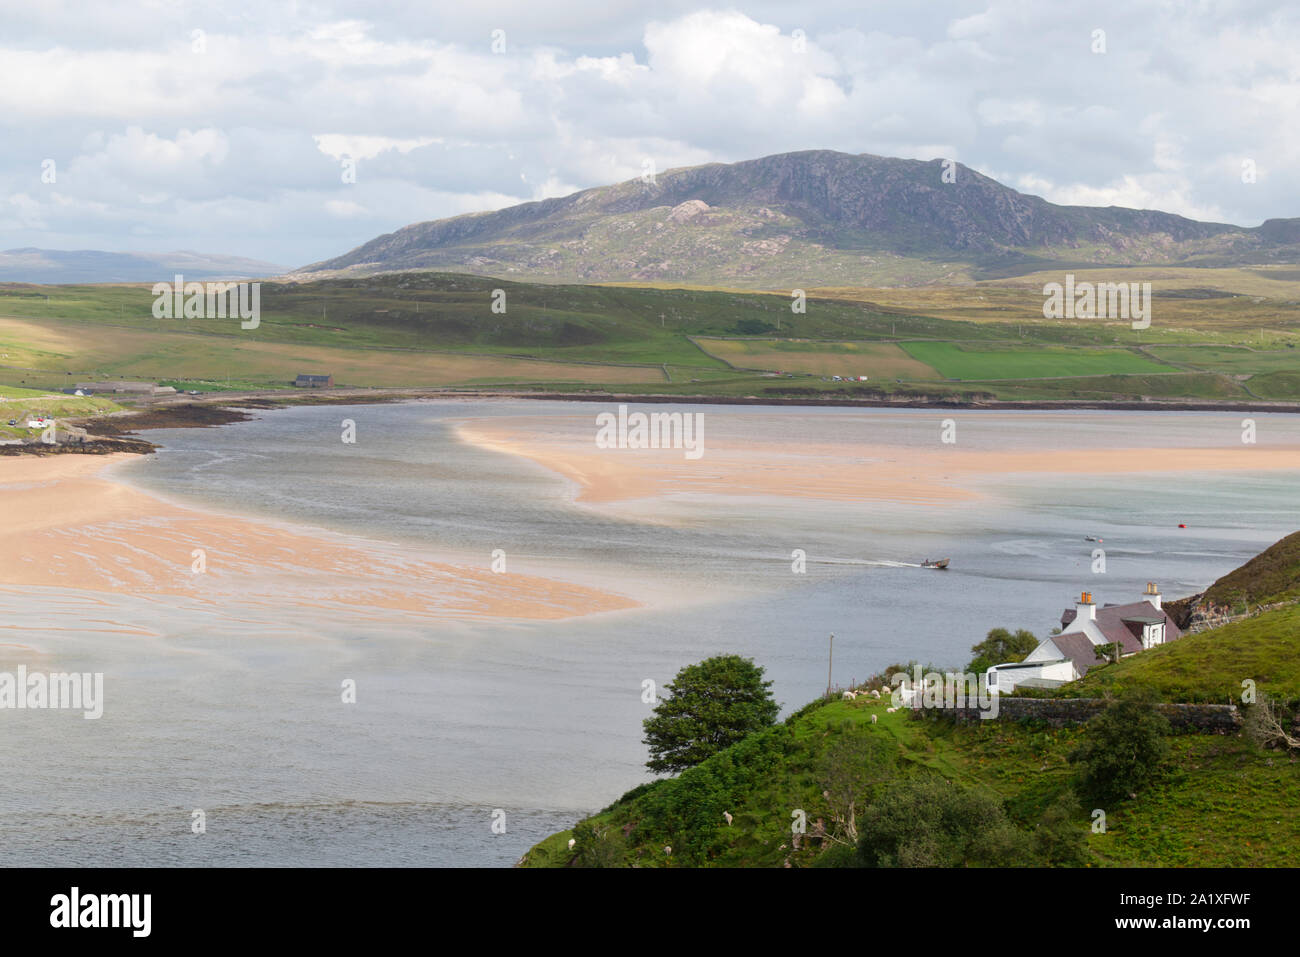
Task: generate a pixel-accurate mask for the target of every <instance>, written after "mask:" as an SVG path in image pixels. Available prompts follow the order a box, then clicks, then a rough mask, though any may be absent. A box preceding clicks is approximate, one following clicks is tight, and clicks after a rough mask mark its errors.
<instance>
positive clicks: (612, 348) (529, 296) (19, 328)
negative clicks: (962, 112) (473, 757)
mask: <svg viewBox="0 0 1300 957" xmlns="http://www.w3.org/2000/svg"><path fill="white" fill-rule="evenodd" d="M1175 272H1178V271H1175ZM1189 272H1191V273H1198V274H1197V275H1196V276H1195V277H1194V278H1195V279H1196V281H1197V284H1198V288H1199V286H1205V285H1208V284H1210V283H1214V282H1218V283H1220V284H1223V285H1227V286H1232V285H1234V284H1235V285H1237V286H1240V287H1243V288H1244V287H1249V288H1251V289H1252V290H1253V289H1256V288H1257V287H1259V288H1264V289H1272V290H1275V291H1276V294H1277V295H1276V297H1274V298H1269V297H1268V296H1262V295H1257V294H1252V295H1246V294H1240V293H1218V292H1214V291H1213V290H1211V292H1208V293H1207V292H1204V291H1203V290H1201V291H1198V289H1197V288H1192V287H1191V285H1190V284H1191V282H1192V278H1193V277H1190V276H1186V275H1183V274H1185V273H1189ZM1160 285H1161V286H1162V288H1159V289H1158V290H1157V300H1156V304H1157V305H1160V306H1161V310H1160V315H1163V316H1164V318H1165V320H1166V321H1164V322H1161V323H1156V322H1154V321H1153V325H1152V327H1151V328H1150V329H1148V330H1142V331H1135V330H1132V329H1130V328H1129V327H1128V326H1127V325H1126V324H1116V323H1106V322H1094V321H1077V322H1063V321H1047V320H1043V319H1042V317H1041V304H1042V294H1041V290H1040V289H1036V288H1034V287H1033V286H1025V285H1023V284H1021V285H1014V284H1010V283H1005V284H1004V283H1001V282H999V283H979V284H976V285H974V286H962V287H952V286H949V287H943V288H941V289H933V288H913V289H884V290H847V289H836V290H827V291H826V295H825V296H824V297H822V296H818V295H814V296H813V297H812V298H809V299H808V300H807V309H806V312H804V313H798V314H796V313H793V312H792V311H791V298H790V296H789V295H788V294H787V293H771V294H768V293H759V292H740V291H736V290H729V289H707V288H684V289H679V288H657V287H653V286H647V287H632V286H580V285H543V284H538V283H512V282H506V281H504V280H496V279H487V278H483V277H477V276H468V275H455V274H445V273H401V274H393V275H387V276H376V277H371V278H364V279H360V278H357V279H337V280H321V281H316V282H310V283H263V284H262V287H261V288H262V319H261V324H260V326H259V327H258V328H256V329H249V330H244V329H241V328H240V327H239V323H238V321H237V320H233V319H224V320H223V319H157V318H154V316H153V315H152V305H153V296H152V292H151V290H150V288H149V287H148V286H143V285H106V286H52V287H38V286H30V285H20V284H0V377H2V378H4V379H6V380H8V381H12V382H14V383H15V384H20V385H26V386H36V387H40V388H56V387H61V386H63V385H65V384H66V383H67V382H68V381H69V380H70V379H71V380H72V381H77V380H96V379H104V378H125V379H140V380H150V381H159V382H168V383H173V384H175V385H176V386H177V388H182V389H188V388H197V389H200V390H205V391H206V390H213V389H242V390H251V389H268V388H287V387H288V386H289V383H290V381H291V380H292V379H293V378H294V377H295V376H296V375H297V374H299V373H303V372H310V373H329V374H332V375H333V376H334V380H335V383H336V385H338V386H340V387H348V386H356V387H388V388H403V387H434V386H450V387H466V388H468V387H477V386H518V387H523V388H537V389H544V390H559V391H577V390H593V391H606V390H616V391H620V392H623V391H626V392H630V393H636V392H656V391H657V392H663V393H665V394H673V395H702V394H703V395H738V396H767V395H777V394H780V391H781V388H782V386H776V385H774V383H773V381H772V374H773V373H775V372H778V371H780V372H783V373H785V374H786V376H787V377H786V378H783V379H782V380H781V382H782V383H787V384H788V383H794V384H795V385H796V386H797V387H798V388H800V389H801V390H803V393H802V394H805V395H807V394H814V395H816V394H825V395H827V396H829V397H835V396H840V395H848V394H852V393H851V391H850V390H849V388H848V387H847V386H846V385H845V384H844V383H837V382H833V381H832V376H841V377H843V376H854V377H856V376H860V375H866V376H868V377H869V379H870V384H871V385H872V386H873V387H878V388H883V389H887V390H888V391H894V392H899V391H907V392H909V393H915V394H924V395H943V394H946V393H952V392H953V390H954V388H957V389H959V390H960V389H962V388H963V387H954V386H953V385H952V384H951V383H953V382H955V381H962V382H968V383H972V384H974V385H973V387H967V388H965V389H964V391H966V392H970V393H976V392H978V393H982V394H984V395H986V396H992V397H996V398H1001V399H1021V400H1041V399H1056V400H1062V399H1106V398H1124V399H1128V398H1132V397H1134V396H1150V397H1158V398H1168V399H1179V398H1201V399H1234V400H1238V401H1251V400H1259V399H1268V400H1278V399H1284V400H1300V357H1298V356H1297V349H1296V348H1293V347H1294V346H1296V344H1297V342H1300V307H1298V306H1296V305H1295V303H1294V302H1293V301H1292V300H1291V299H1287V298H1284V297H1286V296H1289V295H1290V294H1291V293H1292V291H1293V287H1295V286H1296V284H1295V283H1294V282H1292V281H1291V280H1290V279H1286V278H1282V279H1269V278H1261V275H1260V273H1259V272H1257V271H1250V270H1208V269H1207V270H1202V271H1197V270H1182V271H1181V272H1179V275H1177V276H1174V277H1171V278H1169V279H1168V280H1165V281H1163V282H1162V283H1161V284H1160ZM1165 287H1168V288H1165ZM496 290H501V291H502V292H503V293H504V294H505V311H504V312H501V311H499V310H498V311H494V310H493V306H492V304H493V301H494V293H495V291H496ZM1160 297H1164V298H1160ZM1035 310H1037V311H1038V315H1037V317H1035ZM945 383H947V384H945ZM808 390H811V393H810V392H809V391H808Z"/></svg>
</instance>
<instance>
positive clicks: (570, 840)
mask: <svg viewBox="0 0 1300 957" xmlns="http://www.w3.org/2000/svg"><path fill="white" fill-rule="evenodd" d="M577 843H578V841H577V839H576V838H572V837H571V838H569V850H573V845H575V844H577Z"/></svg>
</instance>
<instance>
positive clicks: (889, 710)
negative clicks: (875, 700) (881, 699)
mask: <svg viewBox="0 0 1300 957" xmlns="http://www.w3.org/2000/svg"><path fill="white" fill-rule="evenodd" d="M897 710H898V709H897V708H886V709H885V714H893V713H894V712H895V711H897Z"/></svg>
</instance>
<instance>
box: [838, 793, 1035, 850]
mask: <svg viewBox="0 0 1300 957" xmlns="http://www.w3.org/2000/svg"><path fill="white" fill-rule="evenodd" d="M858 863H859V864H860V865H861V866H863V867H962V866H966V865H972V864H973V865H985V866H1000V867H1007V866H1012V867H1014V866H1018V865H1026V864H1029V863H1032V852H1031V848H1030V841H1029V837H1028V835H1026V834H1025V833H1024V832H1023V831H1020V830H1019V829H1017V828H1016V827H1015V826H1014V825H1012V824H1011V823H1010V822H1009V821H1008V820H1007V816H1006V812H1005V811H1004V810H1003V808H1002V803H1001V802H1000V801H999V800H997V799H996V798H995V797H993V796H991V795H989V794H986V793H984V792H982V791H973V790H968V789H966V788H963V787H961V786H960V785H958V784H955V783H953V782H951V781H945V780H944V779H943V778H941V777H939V776H937V775H930V774H925V775H921V776H917V777H913V778H909V779H907V780H905V781H902V782H900V783H898V784H896V785H894V786H893V787H891V788H890V789H889V790H888V791H886V792H885V794H884V796H882V797H881V799H880V800H879V801H878V802H876V803H875V804H873V805H871V806H870V807H869V808H867V810H866V811H865V812H864V813H863V815H862V837H861V839H860V840H859V841H858Z"/></svg>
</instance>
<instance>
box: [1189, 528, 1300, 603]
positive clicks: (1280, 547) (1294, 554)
mask: <svg viewBox="0 0 1300 957" xmlns="http://www.w3.org/2000/svg"><path fill="white" fill-rule="evenodd" d="M1295 598H1300V532H1295V533H1293V534H1291V535H1288V536H1287V537H1286V538H1283V539H1281V540H1279V541H1277V542H1274V543H1273V544H1272V545H1270V546H1269V547H1268V548H1266V549H1265V550H1264V551H1263V552H1261V553H1260V554H1258V555H1256V556H1255V557H1254V558H1252V559H1251V560H1250V561H1248V562H1247V563H1246V564H1244V565H1242V566H1241V567H1240V568H1238V569H1236V570H1234V571H1231V572H1229V573H1228V574H1226V575H1224V576H1223V577H1222V578H1220V579H1219V580H1218V581H1216V582H1215V583H1214V584H1213V585H1211V586H1210V587H1209V588H1207V589H1206V590H1205V600H1206V601H1209V602H1213V603H1214V604H1216V605H1228V606H1232V605H1235V604H1238V603H1241V602H1248V603H1249V604H1251V605H1268V604H1272V603H1273V602H1278V601H1288V600H1291V599H1295Z"/></svg>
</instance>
